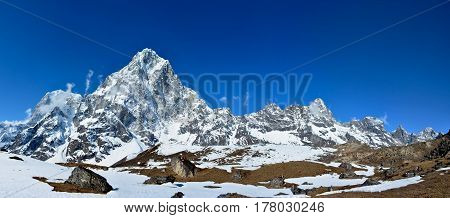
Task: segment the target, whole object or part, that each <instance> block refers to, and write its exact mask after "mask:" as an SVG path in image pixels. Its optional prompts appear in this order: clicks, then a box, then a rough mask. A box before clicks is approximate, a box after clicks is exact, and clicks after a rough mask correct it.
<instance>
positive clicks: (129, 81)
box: [0, 49, 439, 164]
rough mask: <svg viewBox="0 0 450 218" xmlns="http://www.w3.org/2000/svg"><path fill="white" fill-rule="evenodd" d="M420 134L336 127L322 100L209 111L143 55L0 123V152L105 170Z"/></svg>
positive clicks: (367, 122)
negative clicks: (171, 152)
mask: <svg viewBox="0 0 450 218" xmlns="http://www.w3.org/2000/svg"><path fill="white" fill-rule="evenodd" d="M438 135H439V134H438V133H436V132H435V131H434V130H432V129H425V130H423V131H422V132H421V133H419V134H417V135H414V134H413V135H410V134H408V133H406V130H405V131H404V132H402V130H401V129H400V130H399V131H398V132H397V133H396V131H394V132H393V133H390V132H388V131H386V130H385V129H384V123H383V121H381V120H380V119H377V118H375V117H365V118H363V119H361V120H353V121H350V122H344V123H341V122H338V121H336V120H335V118H334V117H333V114H332V112H331V111H330V110H329V109H328V108H327V107H326V105H325V103H324V102H323V100H322V99H320V98H318V99H316V100H314V101H312V102H311V103H310V104H309V105H308V106H298V105H291V106H288V107H287V108H285V109H281V108H280V107H279V106H278V105H276V104H268V105H266V107H264V108H263V109H261V110H260V111H257V112H254V113H250V114H246V115H242V116H235V115H233V114H232V113H231V111H230V110H229V109H227V108H217V109H212V108H210V107H209V106H208V105H207V104H206V102H205V101H204V100H203V99H201V98H200V97H199V96H198V94H197V93H196V92H194V91H193V90H192V89H190V88H188V87H185V86H183V85H182V84H181V82H180V80H179V79H178V77H177V75H176V74H175V72H174V70H173V69H172V67H171V65H170V62H169V61H167V60H165V59H163V58H161V57H159V56H158V55H157V54H156V52H155V51H153V50H151V49H144V50H143V51H141V52H139V53H137V54H136V55H135V56H134V57H133V58H132V60H131V62H130V63H129V64H128V65H127V66H125V67H124V68H122V69H121V70H119V71H117V72H115V73H113V74H111V75H110V76H108V77H107V78H106V80H105V81H104V82H103V83H102V84H101V85H100V86H99V87H98V88H97V89H96V90H95V91H94V92H93V93H91V94H89V95H86V96H81V95H79V94H74V93H70V92H65V91H61V90H58V91H53V92H49V93H47V94H46V95H45V96H44V97H43V98H42V99H41V101H40V102H39V103H38V104H37V106H36V107H35V109H34V110H33V111H32V113H31V116H30V117H29V118H28V119H27V120H25V121H23V122H21V124H20V125H14V124H9V125H7V124H6V123H0V143H1V144H0V145H1V146H3V147H5V148H6V149H8V150H9V151H11V152H13V153H17V154H25V155H28V156H31V157H33V158H36V159H40V160H49V161H52V162H93V163H103V164H113V163H115V161H118V160H120V159H122V158H123V157H126V156H128V155H131V154H133V153H139V152H141V151H143V150H145V149H146V148H149V147H152V146H154V145H155V144H157V143H161V144H166V145H170V146H181V145H183V146H185V145H188V146H189V145H192V146H228V145H240V146H246V145H257V144H261V145H264V144H294V145H305V146H311V147H333V146H336V145H339V144H343V143H346V142H351V141H357V142H361V143H365V144H368V145H370V146H372V147H386V146H397V145H405V144H410V143H413V142H416V141H423V140H430V139H433V138H436V137H437V136H438Z"/></svg>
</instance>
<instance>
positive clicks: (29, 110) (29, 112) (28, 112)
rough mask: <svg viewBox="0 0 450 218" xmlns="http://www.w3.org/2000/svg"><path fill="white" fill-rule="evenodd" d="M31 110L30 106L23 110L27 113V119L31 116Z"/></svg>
mask: <svg viewBox="0 0 450 218" xmlns="http://www.w3.org/2000/svg"><path fill="white" fill-rule="evenodd" d="M31 112H32V110H31V108H28V109H27V110H26V111H25V113H26V114H27V119H28V118H30V117H31Z"/></svg>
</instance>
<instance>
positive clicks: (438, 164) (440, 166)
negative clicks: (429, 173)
mask: <svg viewBox="0 0 450 218" xmlns="http://www.w3.org/2000/svg"><path fill="white" fill-rule="evenodd" d="M444 167H446V166H445V164H444V163H443V162H442V161H438V162H437V163H436V164H435V165H434V166H433V169H435V170H438V169H441V168H444Z"/></svg>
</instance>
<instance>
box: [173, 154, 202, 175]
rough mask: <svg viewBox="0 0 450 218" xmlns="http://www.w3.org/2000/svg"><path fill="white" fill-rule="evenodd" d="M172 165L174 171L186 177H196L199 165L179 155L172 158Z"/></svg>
mask: <svg viewBox="0 0 450 218" xmlns="http://www.w3.org/2000/svg"><path fill="white" fill-rule="evenodd" d="M170 166H171V167H172V170H173V172H175V173H176V174H177V175H179V176H181V177H184V178H187V177H194V175H195V173H196V172H197V167H196V166H195V165H194V164H193V163H192V162H190V161H189V160H186V159H184V158H182V157H179V156H176V157H173V158H172V160H171V162H170Z"/></svg>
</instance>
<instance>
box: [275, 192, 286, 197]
mask: <svg viewBox="0 0 450 218" xmlns="http://www.w3.org/2000/svg"><path fill="white" fill-rule="evenodd" d="M284 195H289V194H286V193H283V192H280V193H278V194H276V195H275V196H284Z"/></svg>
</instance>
